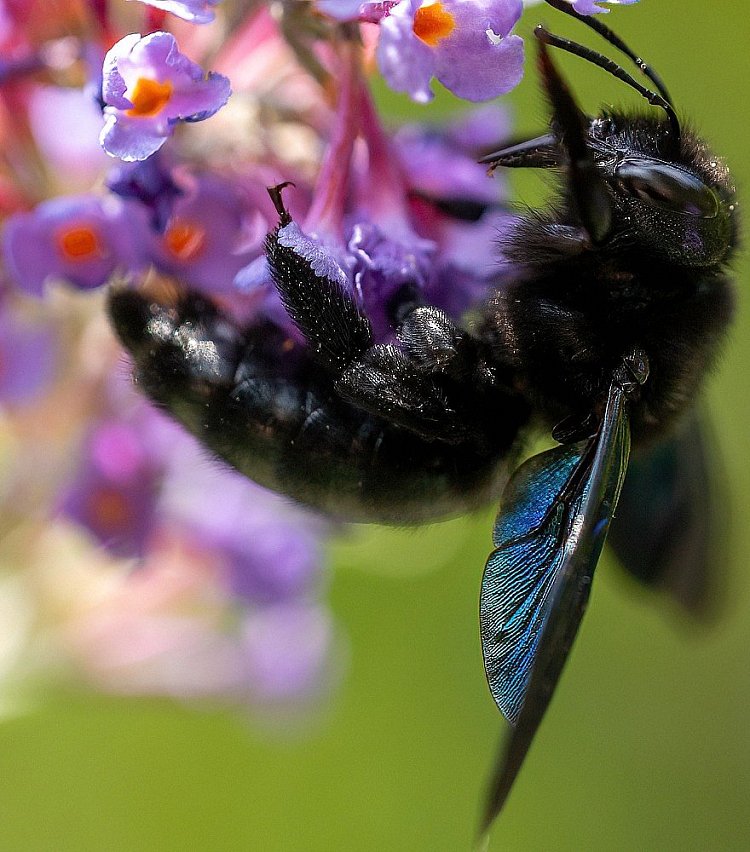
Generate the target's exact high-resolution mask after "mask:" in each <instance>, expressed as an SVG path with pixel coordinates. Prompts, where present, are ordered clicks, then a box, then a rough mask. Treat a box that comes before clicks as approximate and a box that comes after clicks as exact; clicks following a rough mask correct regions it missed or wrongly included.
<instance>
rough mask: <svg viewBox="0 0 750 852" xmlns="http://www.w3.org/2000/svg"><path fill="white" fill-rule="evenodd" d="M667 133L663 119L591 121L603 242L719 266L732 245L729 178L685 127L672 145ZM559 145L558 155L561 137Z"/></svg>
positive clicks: (606, 118) (680, 260)
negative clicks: (603, 201) (605, 221)
mask: <svg viewBox="0 0 750 852" xmlns="http://www.w3.org/2000/svg"><path fill="white" fill-rule="evenodd" d="M672 134H673V127H672V124H671V123H670V122H669V121H667V120H664V119H656V118H645V117H642V116H627V115H616V114H605V115H602V116H600V117H598V118H595V119H593V120H592V121H590V122H589V127H588V130H587V145H588V147H589V150H590V152H591V155H592V157H593V162H594V164H595V166H596V177H595V178H594V180H597V181H599V182H600V185H601V186H603V187H606V189H607V191H608V195H609V198H610V206H611V223H610V229H609V232H608V233H607V234H606V235H603V237H604V239H603V241H604V242H605V243H606V242H610V241H612V240H618V241H620V242H625V243H630V244H633V245H636V246H637V247H639V248H642V249H643V250H644V251H645V252H647V253H648V254H649V255H652V256H654V257H655V258H658V259H663V260H666V261H668V262H670V263H674V264H678V265H680V266H697V267H700V266H710V265H713V264H715V263H720V262H721V261H723V260H724V259H725V258H726V257H727V256H728V254H729V253H730V252H731V250H732V248H733V247H734V244H735V242H736V234H737V216H736V209H737V202H736V196H735V188H734V185H733V183H732V179H731V176H730V174H729V171H728V169H727V167H726V166H725V165H724V163H723V162H722V161H721V160H719V159H718V158H716V157H715V156H714V155H713V154H712V153H711V151H710V150H709V148H708V146H707V145H706V144H705V143H704V142H703V141H702V140H700V139H699V138H698V137H696V136H694V135H693V134H692V133H691V132H687V131H684V130H681V133H680V139H679V145H678V146H677V149H676V150H674V148H673V145H672V140H673V136H672ZM557 147H558V150H559V153H560V155H561V156H562V157H564V155H565V145H564V142H563V141H557ZM571 194H573V193H572V192H571Z"/></svg>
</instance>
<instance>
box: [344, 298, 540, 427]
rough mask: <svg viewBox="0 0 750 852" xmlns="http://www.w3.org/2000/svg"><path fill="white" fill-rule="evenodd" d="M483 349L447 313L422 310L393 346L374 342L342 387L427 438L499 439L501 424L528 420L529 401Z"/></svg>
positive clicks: (355, 399)
mask: <svg viewBox="0 0 750 852" xmlns="http://www.w3.org/2000/svg"><path fill="white" fill-rule="evenodd" d="M484 351H485V350H484V348H483V346H482V345H481V344H480V343H479V342H478V341H476V340H475V339H474V338H473V337H472V336H471V335H470V334H469V333H468V332H466V331H463V330H462V329H460V328H458V326H456V324H455V323H454V322H453V321H452V320H451V319H450V318H449V317H448V316H447V315H446V314H445V313H443V311H441V310H439V309H438V308H435V307H430V306H423V307H418V308H416V309H414V310H413V311H412V312H411V313H410V314H408V316H407V317H406V318H405V320H404V322H403V324H402V326H401V328H400V329H399V332H398V336H397V339H396V343H395V344H394V345H389V346H373V347H371V348H370V349H369V350H368V351H367V352H366V353H364V355H363V356H362V357H361V358H359V359H357V360H356V361H354V362H352V364H351V365H350V366H349V367H348V368H347V369H346V370H345V371H344V372H343V373H342V374H341V376H340V377H339V378H338V380H337V381H336V385H335V386H336V390H337V391H338V392H339V393H340V394H341V395H342V396H343V397H344V398H345V399H347V400H349V401H350V402H352V403H354V404H355V405H357V406H359V407H360V408H363V409H365V410H366V411H369V412H371V413H373V414H378V415H379V416H385V417H388V418H389V419H390V420H392V421H394V422H397V423H398V424H399V425H401V426H404V427H405V428H408V429H411V430H412V431H414V432H417V433H418V434H420V435H422V436H423V437H425V438H427V439H431V440H441V441H447V442H449V443H458V442H480V443H481V442H484V441H495V440H497V438H498V430H502V428H503V427H502V425H501V424H503V423H505V422H514V423H517V418H519V417H520V418H523V417H525V406H524V404H522V403H521V402H520V400H519V399H518V397H517V395H516V394H515V393H514V392H513V391H512V390H511V388H510V381H509V380H508V381H504V379H509V377H504V376H499V375H498V373H497V370H496V368H493V367H491V366H490V365H489V362H488V359H486V358H485V357H484ZM521 409H524V411H523V412H522V411H521ZM514 428H517V426H516V427H514Z"/></svg>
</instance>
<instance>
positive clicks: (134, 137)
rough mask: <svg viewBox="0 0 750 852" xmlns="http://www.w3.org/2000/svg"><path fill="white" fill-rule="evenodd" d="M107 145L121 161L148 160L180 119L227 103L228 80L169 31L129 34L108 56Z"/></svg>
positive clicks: (207, 112)
mask: <svg viewBox="0 0 750 852" xmlns="http://www.w3.org/2000/svg"><path fill="white" fill-rule="evenodd" d="M103 81H104V82H103V89H102V92H103V97H104V101H105V103H106V104H107V106H106V107H105V108H104V114H105V117H106V122H105V124H104V127H103V129H102V132H101V136H100V137H99V141H100V142H101V144H102V147H103V148H104V150H105V151H106V152H107V153H108V154H110V155H111V156H113V157H119V158H120V159H121V160H128V161H130V160H145V159H146V157H150V156H151V154H153V153H154V151H157V150H158V149H159V148H160V147H161V146H162V145H163V144H164V142H165V141H166V139H167V138H168V137H169V136H171V135H172V133H173V132H174V127H175V125H176V124H177V123H178V122H181V121H191V122H193V121H202V120H203V119H205V118H209V117H210V116H212V115H213V114H214V113H215V112H216V111H217V110H219V109H221V107H223V106H224V104H225V103H226V102H227V99H228V98H229V95H230V88H229V80H228V79H227V78H226V77H224V76H223V75H221V74H215V73H209V74H208V75H206V74H204V73H203V70H202V69H201V67H200V66H199V65H196V64H195V63H194V62H191V61H190V60H189V59H188V58H187V57H186V56H184V55H183V54H182V53H180V51H179V50H178V48H177V42H176V41H175V38H174V36H173V35H172V34H171V33H162V32H157V33H151V35H147V36H146V37H145V38H141V37H140V35H138V34H137V33H133V34H131V35H128V36H125V38H123V39H121V40H120V41H118V42H117V44H115V45H114V47H112V48H111V49H110V50H109V52H108V53H107V55H106V56H105V58H104V68H103Z"/></svg>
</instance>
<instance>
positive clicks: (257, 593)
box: [159, 441, 330, 605]
mask: <svg viewBox="0 0 750 852" xmlns="http://www.w3.org/2000/svg"><path fill="white" fill-rule="evenodd" d="M201 461H202V455H201V451H200V450H199V449H198V447H197V445H196V444H195V443H194V442H193V441H190V442H185V443H184V444H183V446H182V448H181V450H180V452H179V454H178V455H176V456H175V457H174V458H173V459H172V460H171V462H170V465H169V473H168V476H167V477H166V479H165V482H164V489H163V499H162V501H161V505H160V509H159V511H160V514H161V515H162V516H163V517H164V518H165V519H166V520H168V521H169V522H170V523H171V524H172V525H173V526H174V525H177V526H178V527H179V528H181V529H183V530H184V531H185V534H186V535H188V536H189V537H190V538H191V539H192V540H193V541H194V542H195V544H196V545H197V546H202V547H203V548H206V549H208V550H210V551H211V552H213V553H217V554H218V555H219V556H220V557H221V558H222V561H223V563H224V565H225V567H226V570H227V580H228V585H229V588H230V590H231V591H232V592H233V593H234V594H235V595H237V596H239V598H240V599H241V600H244V601H246V602H250V603H252V604H255V605H257V604H268V603H274V602H280V601H285V600H290V599H301V598H307V597H309V596H310V594H311V593H313V592H314V591H315V589H316V587H317V585H318V583H319V581H320V578H321V574H322V562H323V554H322V539H323V537H324V536H325V535H327V533H328V532H329V531H330V524H329V523H328V522H325V521H323V520H322V519H321V518H320V517H319V516H317V515H315V514H313V513H312V512H310V511H309V510H306V509H303V508H301V507H298V506H296V505H293V504H291V503H289V502H288V501H287V500H285V499H284V498H282V497H280V496H278V495H277V494H273V493H272V492H270V491H267V490H266V489H264V488H261V487H260V486H259V485H256V484H255V483H253V482H250V481H249V480H248V479H245V478H244V477H243V476H241V475H240V474H238V473H235V472H234V471H231V470H229V469H227V468H223V467H218V466H216V467H214V468H206V467H204V468H202V469H201V467H200V464H201Z"/></svg>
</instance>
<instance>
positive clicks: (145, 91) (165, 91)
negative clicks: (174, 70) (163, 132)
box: [127, 77, 172, 118]
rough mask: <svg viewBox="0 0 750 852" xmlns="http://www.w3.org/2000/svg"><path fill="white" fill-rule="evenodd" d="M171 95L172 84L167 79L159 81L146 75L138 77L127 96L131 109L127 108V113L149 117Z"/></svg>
mask: <svg viewBox="0 0 750 852" xmlns="http://www.w3.org/2000/svg"><path fill="white" fill-rule="evenodd" d="M171 96H172V84H171V83H170V82H169V81H167V82H166V83H160V82H159V81H158V80H150V79H149V78H148V77H139V78H138V82H137V83H136V84H135V88H134V89H133V92H132V94H131V95H130V97H129V100H130V102H131V103H132V104H133V109H129V110H128V111H127V114H128V115H133V116H136V117H139V118H149V117H150V116H152V115H156V114H157V113H158V112H160V111H161V110H162V108H163V107H164V104H166V103H167V101H168V100H169V99H170V97H171Z"/></svg>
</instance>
